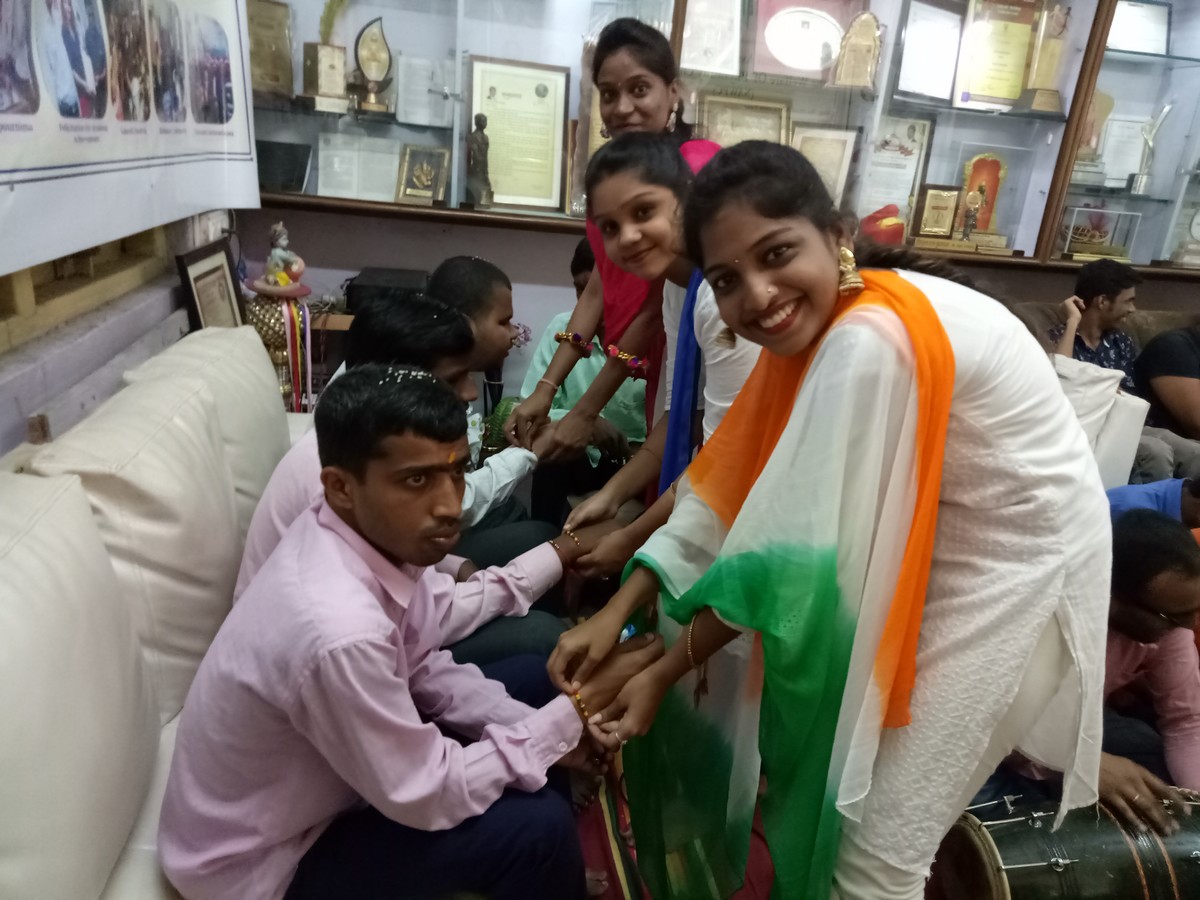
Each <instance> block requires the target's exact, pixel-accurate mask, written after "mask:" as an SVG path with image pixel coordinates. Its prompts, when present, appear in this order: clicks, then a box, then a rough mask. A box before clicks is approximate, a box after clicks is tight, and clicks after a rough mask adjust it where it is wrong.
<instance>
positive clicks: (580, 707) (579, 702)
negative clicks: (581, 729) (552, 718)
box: [571, 691, 591, 727]
mask: <svg viewBox="0 0 1200 900" xmlns="http://www.w3.org/2000/svg"><path fill="white" fill-rule="evenodd" d="M571 702H572V703H574V704H575V711H576V712H577V713H579V718H581V719H583V724H584V726H585V727H586V726H587V724H588V719H590V718H591V715H590V714H589V713H588V708H587V704H586V703H585V702H584V701H583V695H582V694H581V693H579V691H575V692H574V693H573V694H572V695H571Z"/></svg>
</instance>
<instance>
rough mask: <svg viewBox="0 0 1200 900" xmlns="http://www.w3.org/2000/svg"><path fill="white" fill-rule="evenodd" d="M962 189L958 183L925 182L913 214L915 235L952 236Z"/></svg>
mask: <svg viewBox="0 0 1200 900" xmlns="http://www.w3.org/2000/svg"><path fill="white" fill-rule="evenodd" d="M961 193H962V189H961V188H960V187H959V186H958V185H956V184H923V185H921V190H920V191H919V192H918V197H917V209H916V213H915V215H914V216H913V235H914V236H915V237H939V238H950V237H953V236H954V222H955V219H956V218H957V217H958V198H959V195H960V194H961Z"/></svg>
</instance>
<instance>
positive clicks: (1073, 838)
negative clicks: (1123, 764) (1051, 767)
mask: <svg viewBox="0 0 1200 900" xmlns="http://www.w3.org/2000/svg"><path fill="white" fill-rule="evenodd" d="M1193 809H1194V810H1195V811H1194V813H1193V814H1192V815H1191V816H1178V817H1177V818H1176V821H1178V822H1179V824H1180V825H1181V826H1182V829H1181V830H1180V831H1179V832H1178V833H1177V834H1175V835H1172V836H1171V837H1168V838H1163V837H1159V836H1158V835H1156V834H1153V833H1147V834H1140V833H1138V832H1136V831H1133V830H1131V829H1129V828H1126V827H1125V826H1123V825H1122V824H1121V822H1120V820H1119V819H1118V818H1117V817H1116V816H1115V815H1114V814H1113V813H1112V812H1111V811H1110V810H1109V809H1107V808H1106V807H1104V806H1103V805H1101V806H1098V807H1087V808H1086V809H1076V810H1072V811H1071V812H1070V813H1069V814H1068V815H1067V817H1066V819H1065V820H1064V821H1063V824H1062V827H1061V828H1059V829H1058V831H1051V830H1050V829H1051V827H1052V826H1053V825H1054V816H1055V813H1056V811H1057V805H1056V804H1042V805H1039V806H1028V807H1017V808H1015V809H1014V810H1013V812H1012V814H1011V815H1006V816H1002V817H1000V818H997V819H995V820H994V821H990V822H981V821H980V820H979V819H977V818H975V816H973V815H970V814H969V813H968V814H965V815H963V816H962V818H960V819H959V820H958V822H957V823H955V825H954V827H953V828H951V829H950V833H949V834H947V835H946V839H945V840H944V841H942V846H941V847H940V848H939V849H938V852H937V859H936V860H935V861H934V865H933V875H932V878H931V879H930V882H929V890H928V891H927V892H926V895H925V896H926V898H929V900H1197V898H1200V807H1193Z"/></svg>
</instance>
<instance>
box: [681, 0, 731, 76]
mask: <svg viewBox="0 0 1200 900" xmlns="http://www.w3.org/2000/svg"><path fill="white" fill-rule="evenodd" d="M741 48H742V0H688V6H687V18H686V20H685V21H684V23H683V54H682V56H681V58H680V60H679V65H680V66H681V67H683V68H684V69H691V70H692V71H693V72H711V73H712V74H714V75H735V76H736V75H740V74H741V58H740V57H741Z"/></svg>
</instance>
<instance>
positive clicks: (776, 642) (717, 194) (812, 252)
mask: <svg viewBox="0 0 1200 900" xmlns="http://www.w3.org/2000/svg"><path fill="white" fill-rule="evenodd" d="M686 227H687V231H688V238H689V241H688V243H689V250H690V252H691V253H692V254H694V255H695V258H699V259H702V260H703V266H704V272H705V275H706V277H707V278H708V280H709V281H710V283H711V284H712V285H713V289H714V292H715V295H716V301H717V304H718V306H719V308H720V311H721V315H722V317H723V319H724V320H725V322H726V323H727V324H728V325H729V326H730V327H731V328H732V329H733V330H734V331H735V332H736V333H738V335H739V336H742V337H746V338H748V339H750V340H753V341H755V342H756V343H759V344H761V345H762V346H763V347H764V348H765V350H766V352H764V353H763V354H762V358H761V359H760V362H759V365H758V367H757V368H756V370H755V372H754V373H753V375H751V377H750V379H749V380H748V381H747V383H746V386H745V388H744V389H743V391H742V393H741V395H739V397H738V399H737V401H736V402H735V403H734V405H733V408H732V409H731V410H730V412H729V414H728V415H727V417H726V419H725V421H724V423H723V424H722V426H721V428H719V429H718V431H717V433H716V435H715V436H714V438H713V439H712V441H710V442H709V443H708V445H707V446H706V447H705V448H704V450H703V451H702V452H701V454H700V456H699V457H698V458H697V460H696V461H695V462H694V463H693V464H692V466H691V467H690V468H689V469H688V472H687V475H686V476H685V477H684V479H683V481H682V483H681V484H680V487H679V497H678V499H677V501H676V504H675V511H674V513H673V514H672V516H671V520H670V522H669V523H668V524H667V526H666V527H665V528H663V529H660V530H659V532H658V533H657V534H656V535H655V536H654V537H653V538H652V539H651V541H650V542H649V543H647V545H646V546H645V547H643V549H642V550H641V551H640V552H639V553H638V554H637V556H636V557H635V560H634V566H635V568H634V569H633V571H632V573H631V574H630V576H629V579H628V581H627V582H626V585H625V586H624V587H623V588H622V590H621V592H619V593H618V595H617V597H615V598H614V600H613V601H612V603H615V604H618V607H617V608H620V607H621V606H624V607H625V608H626V609H628V610H633V609H636V608H638V607H640V606H642V605H644V604H646V603H648V602H652V600H653V598H654V597H655V595H656V594H658V593H659V592H660V591H661V598H662V603H663V606H664V608H665V609H666V611H667V612H668V613H669V614H670V615H671V616H672V617H673V618H675V619H676V620H677V621H678V622H680V624H681V625H683V635H684V639H681V640H679V641H677V642H676V643H675V645H674V646H673V647H672V649H671V651H670V652H669V653H668V654H667V655H666V656H665V657H664V658H663V659H662V660H661V661H660V662H659V663H656V664H655V665H654V666H652V667H651V668H650V669H648V670H646V671H645V672H643V673H641V674H640V675H638V676H636V677H635V678H634V679H632V680H631V681H630V682H629V684H628V685H627V686H626V688H625V690H624V691H623V692H622V695H621V696H620V697H619V698H618V700H617V701H616V703H615V704H614V705H613V706H612V707H611V708H609V709H608V710H604V711H602V712H601V713H600V715H599V717H598V718H599V719H600V720H601V721H602V722H603V723H605V724H603V725H602V726H601V727H602V728H603V729H604V730H605V732H606V733H608V734H609V735H610V737H611V738H612V739H613V740H614V741H615V742H624V741H627V740H628V739H629V738H631V737H635V736H639V735H643V734H646V732H647V730H649V735H648V736H647V737H646V738H645V739H644V740H642V741H637V742H635V743H634V744H633V745H631V746H630V747H629V748H628V749H627V754H629V752H630V751H634V750H636V751H637V752H636V753H634V754H633V757H634V758H635V759H638V760H640V761H639V762H637V763H636V765H635V769H634V771H630V773H629V775H630V800H631V804H632V810H633V822H634V827H635V835H636V837H637V841H638V859H639V867H641V868H642V869H643V872H644V873H646V875H647V878H648V880H649V881H650V883H651V889H652V893H653V895H654V897H655V898H656V900H662V898H665V897H678V898H683V897H689V898H695V897H704V896H724V895H727V894H728V893H729V892H730V890H731V889H732V888H734V887H736V884H737V881H738V879H739V878H740V875H741V873H742V871H743V868H742V867H744V862H745V857H744V851H745V840H744V833H745V831H746V829H748V827H749V822H750V818H751V815H752V812H753V810H752V809H747V808H746V807H745V803H746V799H745V797H744V792H740V791H739V792H729V791H726V792H722V791H721V789H720V785H721V782H722V781H728V782H730V783H732V782H734V781H736V780H737V779H738V774H739V773H738V772H737V768H738V766H739V765H741V764H742V762H741V761H740V760H742V759H746V758H749V757H747V756H746V755H744V754H741V755H739V754H738V752H737V742H736V738H737V737H738V735H736V733H735V729H732V728H729V727H728V725H727V723H728V722H730V721H736V717H734V716H732V715H730V713H731V712H733V711H736V710H732V709H731V708H730V707H729V706H728V705H726V706H725V707H724V708H723V707H722V705H721V703H715V702H714V703H710V702H709V701H708V698H698V700H697V702H696V704H695V705H693V704H691V703H688V702H681V701H680V699H679V697H678V696H677V695H676V694H674V693H671V692H670V691H669V688H670V686H671V685H673V684H675V683H676V682H678V681H679V680H680V679H681V678H685V677H691V678H694V677H695V676H694V675H689V674H688V673H690V672H691V671H692V670H693V669H694V668H696V667H697V666H698V665H700V664H702V663H703V662H704V661H705V660H706V659H707V657H708V656H709V655H710V654H711V653H712V652H713V651H714V649H715V648H717V647H720V646H721V645H722V644H723V643H725V642H727V641H729V640H730V639H731V638H732V637H733V636H735V635H736V634H737V633H738V632H739V631H745V630H747V629H749V630H752V631H753V632H755V633H756V634H757V636H758V637H760V638H761V646H762V656H761V660H762V672H761V673H757V674H756V671H755V667H754V666H751V667H750V670H749V671H748V672H747V673H746V675H745V683H744V686H743V687H744V690H742V691H741V692H739V693H738V694H737V696H738V698H739V699H738V702H739V703H742V704H745V703H748V702H754V691H755V689H756V687H758V685H760V684H761V685H762V694H761V715H762V727H761V729H760V731H759V749H760V751H761V754H762V764H763V769H764V773H765V775H766V781H767V793H766V796H765V798H764V801H763V817H764V822H765V826H766V830H767V838H768V843H769V844H770V847H771V852H772V857H773V860H774V863H775V869H776V893H775V894H774V895H773V896H778V897H783V898H804V900H816V898H820V897H824V896H829V895H830V892H831V891H833V892H834V894H833V895H834V896H839V895H840V896H843V897H846V898H849V897H853V898H856V900H866V898H904V900H911V898H917V897H920V896H921V893H922V890H923V886H924V875H925V873H926V872H927V871H928V868H929V865H930V863H931V861H932V858H933V854H934V851H935V850H936V848H937V846H938V843H939V842H940V840H941V838H942V836H943V835H944V833H945V831H946V830H947V829H948V828H949V826H950V825H951V824H952V822H953V821H954V819H955V817H956V816H957V815H958V814H959V812H960V811H961V810H962V808H963V807H964V806H965V805H966V803H967V802H968V800H969V798H970V797H971V796H972V795H973V793H974V791H975V790H976V789H977V788H978V787H979V785H981V784H982V783H983V781H984V779H986V777H987V776H988V775H989V774H990V772H991V771H992V769H993V767H994V766H995V764H996V763H997V762H998V761H999V759H1000V758H1002V757H1003V756H1004V755H1006V754H1007V753H1008V752H1010V751H1011V750H1012V749H1013V748H1014V747H1018V746H1019V747H1021V748H1022V749H1023V750H1024V751H1025V752H1027V753H1029V754H1030V755H1031V756H1033V757H1034V758H1036V759H1038V760H1039V761H1041V762H1044V763H1046V764H1049V765H1053V766H1055V767H1057V768H1059V769H1060V770H1062V771H1064V773H1065V779H1064V801H1063V808H1064V809H1066V808H1069V807H1071V806H1079V805H1084V804H1087V803H1091V802H1093V801H1094V800H1095V796H1096V791H1095V788H1096V775H1097V767H1098V752H1099V736H1100V693H1101V687H1102V680H1103V647H1104V629H1105V609H1106V603H1107V600H1106V598H1107V596H1108V585H1107V582H1108V570H1109V555H1110V549H1109V544H1110V534H1109V524H1108V521H1107V515H1106V512H1105V499H1104V494H1103V490H1102V488H1101V485H1100V481H1099V477H1098V475H1097V473H1096V469H1095V464H1094V462H1093V460H1092V457H1091V454H1090V451H1089V448H1088V444H1087V441H1086V438H1085V437H1084V435H1083V432H1082V430H1081V428H1080V427H1079V425H1078V422H1077V421H1076V419H1075V417H1074V414H1073V413H1072V411H1071V409H1070V406H1069V404H1068V403H1067V401H1066V399H1065V398H1064V397H1063V395H1062V392H1061V391H1060V389H1059V388H1058V385H1057V381H1056V379H1055V376H1054V372H1053V370H1052V368H1051V367H1050V365H1049V363H1048V361H1047V359H1046V357H1045V354H1044V353H1042V352H1041V351H1040V349H1039V348H1038V346H1037V344H1036V342H1035V341H1034V340H1033V339H1032V337H1031V336H1030V335H1029V333H1028V332H1027V331H1026V330H1025V329H1024V328H1023V327H1022V326H1021V324H1020V323H1019V322H1018V321H1017V320H1016V319H1015V318H1014V317H1013V316H1011V314H1009V313H1008V312H1007V311H1006V310H1004V309H1003V307H1001V306H1000V305H999V304H997V303H996V302H995V301H993V300H991V299H990V298H988V297H985V296H983V295H981V294H979V293H977V292H975V291H973V290H971V289H970V288H968V287H965V286H963V285H962V284H956V283H954V282H953V281H950V280H947V279H945V278H939V277H935V276H932V275H929V274H921V273H918V272H914V271H907V269H911V268H912V267H913V266H914V265H916V266H917V267H918V268H924V269H936V268H937V267H936V266H930V265H929V264H927V263H923V262H921V261H918V260H915V258H914V257H912V255H911V254H907V253H903V252H897V251H882V252H881V251H880V250H879V249H878V248H875V249H873V250H870V251H868V252H866V253H864V254H860V257H861V258H860V260H859V262H860V264H863V265H864V267H865V266H866V265H882V266H885V267H889V268H890V267H897V268H901V267H902V268H903V269H905V271H896V272H892V271H886V270H874V271H864V272H863V273H862V278H861V280H860V279H859V278H858V275H857V273H856V271H855V269H854V259H853V255H851V254H849V251H848V245H847V244H846V242H845V239H844V235H843V231H842V226H841V223H840V220H839V218H838V216H837V213H836V211H835V210H834V208H833V204H832V202H831V200H830V198H829V195H828V193H827V191H826V190H825V188H824V187H823V186H822V185H821V182H820V179H819V177H818V176H817V174H816V172H815V170H813V168H812V166H811V165H810V164H809V163H808V162H807V160H805V159H804V158H803V157H802V156H800V155H799V154H798V153H796V152H795V151H793V150H790V149H788V148H784V147H779V146H777V145H772V144H765V143H760V142H748V143H743V144H740V145H738V146H736V147H734V148H730V149H729V150H726V151H722V152H721V153H720V154H718V156H717V157H716V158H715V159H714V160H713V162H712V163H710V164H709V167H708V168H706V169H705V170H704V171H703V172H702V173H701V175H700V176H699V177H698V179H697V182H696V185H695V187H694V192H693V195H692V199H691V200H690V201H689V205H688V209H687V222H686ZM863 282H865V285H864V284H863ZM591 649H592V651H593V652H592V653H591V655H592V656H595V655H596V651H597V648H591ZM601 649H602V648H601ZM568 668H569V667H568ZM759 678H762V681H759V680H758V679H759ZM722 694H723V695H726V696H727V695H728V688H727V687H726V689H725V690H724V691H722ZM656 715H657V718H656ZM651 722H654V728H653V729H649V726H650V724H651ZM697 761H699V762H697ZM670 856H673V857H674V863H673V864H672V865H668V864H666V863H665V862H663V861H661V860H663V859H665V858H666V857H670ZM838 892H840V894H839V893H838Z"/></svg>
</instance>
